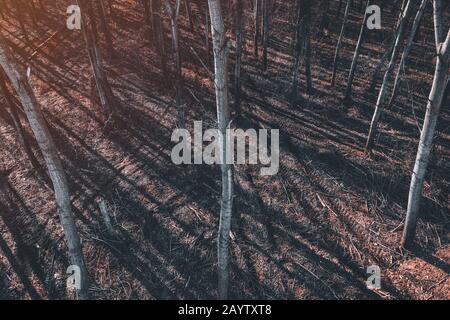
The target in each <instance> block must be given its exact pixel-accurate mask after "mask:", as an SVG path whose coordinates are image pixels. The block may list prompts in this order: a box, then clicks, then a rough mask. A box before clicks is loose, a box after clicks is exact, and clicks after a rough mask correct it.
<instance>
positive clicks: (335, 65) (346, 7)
mask: <svg viewBox="0 0 450 320" xmlns="http://www.w3.org/2000/svg"><path fill="white" fill-rule="evenodd" d="M349 11H350V0H347V5H346V6H345V13H344V20H343V21H342V28H341V34H340V35H339V40H338V43H337V45H336V51H335V53H334V60H333V75H332V76H331V86H332V87H334V84H335V82H336V69H337V61H338V58H339V51H340V50H341V47H342V40H343V38H344V33H345V26H346V24H347V18H348V12H349Z"/></svg>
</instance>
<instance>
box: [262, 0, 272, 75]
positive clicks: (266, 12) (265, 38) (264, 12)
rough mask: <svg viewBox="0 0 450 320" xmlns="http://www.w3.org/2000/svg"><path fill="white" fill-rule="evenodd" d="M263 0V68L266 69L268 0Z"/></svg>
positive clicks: (268, 23)
mask: <svg viewBox="0 0 450 320" xmlns="http://www.w3.org/2000/svg"><path fill="white" fill-rule="evenodd" d="M262 1H263V30H264V32H263V69H264V70H267V64H268V62H267V55H268V45H269V27H270V21H269V17H270V15H269V11H270V0H262Z"/></svg>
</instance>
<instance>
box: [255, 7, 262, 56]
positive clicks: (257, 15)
mask: <svg viewBox="0 0 450 320" xmlns="http://www.w3.org/2000/svg"><path fill="white" fill-rule="evenodd" d="M261 1H262V0H255V13H254V17H255V33H254V36H253V45H254V48H253V49H254V51H253V53H254V55H255V57H257V56H258V55H259V46H258V44H259V36H260V34H259V32H260V15H261Z"/></svg>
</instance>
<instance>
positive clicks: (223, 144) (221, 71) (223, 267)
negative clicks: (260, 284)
mask: <svg viewBox="0 0 450 320" xmlns="http://www.w3.org/2000/svg"><path fill="white" fill-rule="evenodd" d="M208 4H209V12H210V16H211V30H212V37H213V48H214V73H215V91H216V104H217V119H218V120H217V121H218V126H219V133H220V135H221V139H220V150H221V159H222V160H223V161H222V163H223V164H222V165H221V170H222V200H221V205H220V208H221V209H220V225H219V239H218V250H217V251H218V269H219V270H218V277H219V290H218V293H219V299H227V298H228V277H229V238H230V229H231V216H232V213H233V188H234V182H233V179H234V178H233V166H232V165H229V164H226V162H227V161H225V160H226V159H227V150H228V144H229V142H228V137H227V128H228V126H229V124H230V108H229V102H228V55H229V50H230V46H231V45H230V42H229V41H228V40H227V37H226V30H225V25H224V20H223V15H222V9H221V1H220V0H208Z"/></svg>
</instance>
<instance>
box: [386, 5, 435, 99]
mask: <svg viewBox="0 0 450 320" xmlns="http://www.w3.org/2000/svg"><path fill="white" fill-rule="evenodd" d="M427 3H428V0H422V3H421V4H420V7H419V10H418V11H417V14H416V17H415V19H414V23H413V26H412V30H411V33H410V35H409V38H408V42H407V43H406V46H405V49H404V51H403V54H402V58H401V60H400V64H399V66H398V70H397V74H396V76H395V80H394V88H393V89H392V95H391V99H390V101H389V104H388V105H389V106H391V105H392V104H393V103H394V101H395V98H396V97H397V94H398V90H399V89H400V82H401V77H402V75H403V74H404V73H405V67H406V59H407V58H408V55H409V52H410V51H411V48H412V44H413V42H414V39H415V37H416V32H417V29H418V28H419V25H420V21H421V20H422V16H423V13H424V11H425V7H426V6H427Z"/></svg>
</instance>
